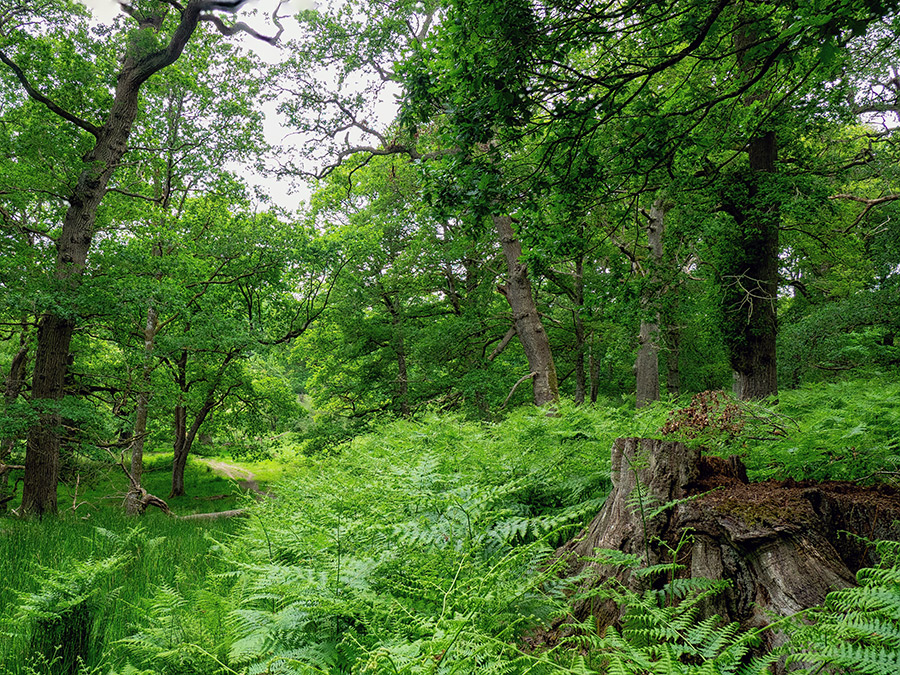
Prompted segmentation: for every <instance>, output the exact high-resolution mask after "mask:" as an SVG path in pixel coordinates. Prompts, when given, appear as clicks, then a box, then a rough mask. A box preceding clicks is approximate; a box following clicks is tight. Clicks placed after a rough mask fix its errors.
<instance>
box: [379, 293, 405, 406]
mask: <svg viewBox="0 0 900 675" xmlns="http://www.w3.org/2000/svg"><path fill="white" fill-rule="evenodd" d="M381 300H382V302H384V304H385V307H387V310H388V314H390V315H391V326H392V327H393V329H394V335H393V344H394V354H395V355H396V356H397V394H396V401H397V403H398V404H399V407H400V415H401V416H402V417H409V416H410V409H409V373H408V372H407V368H406V342H405V341H404V339H403V317H402V316H401V313H400V303H399V301H398V300H397V299H396V298H393V297H391V296H390V295H388V294H387V293H384V294H382V296H381Z"/></svg>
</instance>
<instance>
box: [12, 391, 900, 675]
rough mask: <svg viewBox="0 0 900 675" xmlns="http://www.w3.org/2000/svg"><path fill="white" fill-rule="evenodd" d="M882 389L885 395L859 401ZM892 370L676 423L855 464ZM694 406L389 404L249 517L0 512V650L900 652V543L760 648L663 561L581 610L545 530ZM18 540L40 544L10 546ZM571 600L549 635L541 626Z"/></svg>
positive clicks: (677, 665) (44, 662) (663, 668)
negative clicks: (644, 583)
mask: <svg viewBox="0 0 900 675" xmlns="http://www.w3.org/2000/svg"><path fill="white" fill-rule="evenodd" d="M870 387H871V388H870ZM876 390H877V391H878V393H879V401H881V403H880V405H879V407H878V409H877V410H874V411H865V410H862V408H863V407H864V405H865V404H866V402H868V404H869V405H871V400H872V399H871V396H873V395H874V392H875V391H876ZM898 390H900V387H898V385H896V384H892V383H889V382H879V383H874V384H871V385H866V384H864V383H857V384H856V385H851V384H845V385H839V384H835V385H829V387H824V388H823V387H821V386H820V388H819V390H805V389H804V390H800V391H797V392H786V393H784V394H782V397H781V401H780V403H779V404H778V405H777V407H774V408H773V407H772V406H767V405H764V404H758V405H756V404H754V406H753V407H746V408H745V407H741V408H740V409H739V410H738V412H740V414H742V415H747V414H749V415H751V419H750V421H749V422H747V421H746V418H744V419H742V420H740V421H739V420H737V418H732V417H730V418H729V419H728V420H727V424H724V425H720V426H719V427H716V424H715V423H713V424H711V425H710V424H706V423H702V424H701V423H699V422H698V424H701V426H703V425H705V426H704V428H703V430H702V432H703V433H700V434H697V435H696V437H694V438H693V439H692V438H687V436H688V434H685V437H686V438H685V440H688V441H690V442H700V441H704V442H705V441H706V440H708V439H710V438H712V439H713V440H714V441H716V443H713V445H714V446H715V447H716V449H717V450H718V451H720V452H723V453H730V452H741V453H743V454H744V455H745V457H746V460H747V462H748V464H750V465H751V466H752V467H753V468H755V470H756V472H757V474H759V475H773V476H787V475H795V474H796V475H797V476H802V475H803V472H815V471H818V475H820V476H829V477H831V476H833V475H837V474H839V473H840V471H842V470H843V469H842V467H845V466H846V468H847V469H848V470H851V473H850V474H849V475H852V476H858V477H865V475H867V474H868V473H871V472H872V471H873V467H874V466H875V458H876V457H879V456H880V457H881V459H882V464H881V466H882V467H884V466H889V464H888V463H886V462H889V461H891V460H890V458H891V457H892V456H893V453H894V452H895V451H896V431H895V430H896V429H898V428H900V419H898V418H897V414H898V413H897V410H896V407H894V406H891V405H885V401H886V400H887V401H891V400H893V399H892V398H891V397H893V396H895V395H896V394H897V393H898ZM885 393H887V394H889V397H888V398H887V399H886V398H885ZM720 404H721V405H723V406H730V405H732V404H731V402H730V401H729V400H728V399H726V398H722V399H718V398H716V400H715V401H714V400H713V399H712V398H708V399H707V400H706V403H704V404H703V405H705V406H706V409H707V411H708V412H709V414H710V415H712V416H713V417H714V416H715V410H716V409H717V407H718V406H719V405H720ZM689 405H691V401H689V400H685V401H683V402H681V403H678V404H674V405H671V404H670V405H669V406H668V407H664V406H659V407H653V408H651V410H649V411H645V412H642V413H641V414H640V415H639V416H638V417H632V415H631V413H629V412H628V411H627V410H624V409H621V408H616V407H612V406H608V407H601V406H598V407H596V408H590V407H581V408H574V407H572V406H570V405H568V404H561V405H560V406H559V407H558V409H557V410H556V414H554V415H549V416H548V415H547V414H545V411H543V410H536V409H533V408H529V409H522V410H519V411H515V412H513V413H511V414H510V415H509V417H508V418H507V419H506V420H504V421H502V422H498V423H496V424H491V425H485V424H480V423H474V422H469V421H465V420H463V419H462V418H458V417H453V416H446V415H444V416H436V415H435V416H429V417H424V418H422V419H419V420H416V421H394V422H386V423H383V424H381V425H380V426H379V427H377V428H376V429H375V430H374V431H373V432H372V433H370V434H368V435H366V436H362V437H357V438H355V439H353V440H352V441H349V442H347V443H344V444H342V445H341V446H340V448H339V450H338V451H337V454H335V455H328V454H317V455H313V456H304V455H302V454H297V455H295V456H294V457H293V462H294V466H293V472H294V475H293V477H291V478H288V479H284V480H282V481H281V482H280V483H279V484H277V486H275V491H276V493H277V498H275V499H269V500H264V501H261V502H259V503H256V504H253V505H249V508H250V509H251V517H250V518H249V519H246V520H244V521H243V522H241V523H240V524H237V523H230V524H227V525H224V527H225V528H226V529H225V530H224V531H221V530H220V531H219V532H218V534H216V533H213V536H212V537H204V534H203V530H204V529H206V528H210V527H211V526H210V525H209V524H203V525H199V526H196V527H195V526H192V525H190V524H189V523H186V522H183V521H182V522H177V521H170V520H165V519H159V518H154V516H153V515H151V516H150V517H148V518H146V519H145V520H143V521H140V525H138V526H137V527H135V525H134V523H133V521H131V523H130V524H129V523H126V522H124V521H115V522H114V521H110V522H108V523H106V522H101V521H99V520H97V519H94V520H93V522H85V521H81V520H80V519H78V518H73V517H70V518H68V519H67V520H66V521H58V523H54V522H52V521H50V522H47V523H43V524H41V525H40V526H39V527H37V526H34V525H33V524H28V523H18V522H12V521H10V522H9V523H7V521H2V523H0V530H2V532H0V549H5V550H0V573H5V574H7V575H10V576H11V577H12V581H11V585H10V586H9V587H8V588H4V589H3V590H2V591H0V617H2V622H0V626H2V630H3V631H4V637H5V638H6V639H5V641H3V642H2V643H0V644H2V646H0V672H11V673H15V674H16V675H19V674H21V675H34V674H36V673H40V674H41V675H57V674H58V673H66V674H67V675H69V674H71V675H101V673H102V675H150V674H153V675H200V674H201V673H202V674H204V675H205V674H227V675H254V674H262V673H266V674H268V675H277V674H297V673H393V674H397V673H403V674H409V675H412V674H419V673H461V674H463V673H464V674H469V673H486V674H491V673H512V674H520V673H521V674H523V675H524V674H529V675H532V674H533V675H541V674H544V673H547V674H550V673H554V674H567V675H573V674H575V673H580V674H582V675H590V674H594V673H596V674H606V673H610V674H612V673H617V674H619V675H627V674H631V673H634V674H635V675H638V674H640V675H648V674H651V673H652V674H654V675H655V674H657V673H660V674H661V673H667V674H672V673H685V674H687V673H690V674H692V675H694V674H697V675H699V674H701V673H703V674H706V673H709V674H733V675H751V674H752V673H762V672H765V670H766V668H767V667H768V665H769V664H770V663H771V661H772V660H773V659H775V658H776V657H777V658H782V659H787V660H790V662H791V663H792V664H793V667H795V668H801V669H805V670H801V671H799V672H803V673H806V674H807V675H811V674H812V673H816V672H817V671H816V668H820V669H824V670H820V671H819V672H841V670H840V669H841V668H844V669H845V671H846V672H848V673H850V672H853V673H855V672H860V673H880V674H881V673H883V674H885V675H886V674H887V673H896V672H898V670H897V668H896V667H895V666H896V655H897V653H898V651H900V644H898V640H900V638H898V637H897V636H898V635H900V610H898V606H900V582H898V576H897V575H898V574H900V572H898V569H900V553H898V549H897V548H896V546H895V545H889V544H881V545H880V546H881V551H882V553H883V554H884V556H883V562H882V565H881V567H879V568H877V569H876V570H868V571H866V570H864V571H862V572H860V577H859V580H860V587H859V588H857V589H849V590H845V591H838V592H836V594H832V596H829V599H828V601H827V602H826V604H825V605H824V606H823V607H822V608H819V609H816V610H814V611H811V612H809V613H807V614H805V615H804V616H803V617H802V619H799V620H798V621H797V622H796V623H794V624H789V623H787V620H785V623H784V624H783V625H784V627H785V633H786V634H788V635H790V636H791V637H792V639H791V640H790V641H789V643H788V645H787V647H786V648H785V649H784V650H783V651H782V652H779V653H777V654H772V655H771V656H769V657H766V658H757V659H755V660H754V657H753V654H754V653H755V652H754V651H753V650H754V649H755V645H756V644H757V642H758V638H759V636H758V634H756V633H746V632H742V631H741V630H739V629H738V627H737V626H734V625H728V624H725V623H723V622H722V621H720V620H718V619H716V618H715V617H711V618H710V617H704V616H702V615H701V613H700V608H701V607H702V606H703V605H704V601H705V599H706V598H708V596H709V594H711V593H716V592H719V591H720V590H721V587H722V584H721V582H709V581H704V580H689V581H685V580H679V579H676V578H675V576H676V575H674V574H672V575H670V577H671V578H668V583H667V584H666V585H664V586H663V587H661V588H656V587H655V589H654V590H651V591H647V592H644V593H635V592H633V591H629V590H627V589H625V588H623V587H620V586H616V585H615V584H606V585H602V584H601V585H599V586H597V585H592V586H591V588H592V590H591V591H590V592H591V593H594V594H595V597H596V598H597V600H598V601H600V600H614V601H615V602H616V603H618V604H619V605H621V606H623V607H624V608H625V609H626V611H625V615H624V617H625V618H624V620H623V622H622V623H621V624H620V625H618V626H615V627H613V628H608V629H607V630H605V631H603V632H601V631H597V630H596V627H595V626H594V625H593V624H592V622H591V621H586V622H583V623H579V622H577V621H575V620H574V619H573V617H571V616H570V615H569V612H570V610H571V603H572V602H573V601H574V600H577V599H579V596H578V595H573V594H576V593H577V591H576V588H577V587H578V586H577V580H567V581H563V580H560V579H558V578H557V576H556V574H555V570H554V565H553V557H552V553H553V551H554V549H555V548H556V547H557V546H558V545H560V544H561V543H563V542H564V541H566V540H568V539H569V538H571V537H572V536H574V535H575V534H576V533H577V532H578V531H579V529H580V528H581V527H582V526H583V525H584V524H585V523H586V522H588V521H589V520H590V519H591V518H592V517H593V516H594V515H595V513H596V512H597V511H598V509H599V507H600V505H601V503H602V500H603V499H604V496H605V494H606V492H607V491H608V489H609V487H610V485H609V458H610V453H609V450H610V447H611V445H612V442H613V440H614V438H615V437H617V436H623V435H652V433H648V432H647V430H648V429H652V430H653V431H655V432H656V433H660V429H661V428H662V427H663V425H664V424H665V423H666V421H667V419H676V420H678V419H680V420H683V421H685V420H686V422H685V423H684V424H681V425H680V426H682V427H684V426H685V425H688V426H689V425H690V424H694V422H693V421H692V420H695V419H699V418H694V417H691V416H682V417H680V418H678V417H676V418H671V417H670V411H671V410H672V409H673V408H674V409H676V410H677V409H683V408H685V407H686V406H689ZM729 410H730V408H729ZM827 419H831V420H832V422H831V423H830V426H829V425H827V424H825V420H827ZM772 420H776V421H777V424H778V426H777V427H772V426H768V425H770V424H772V423H773V422H772ZM785 420H789V421H788V422H786V421H785ZM713 422H714V420H713ZM851 424H853V426H852V427H851V426H850V425H851ZM676 426H678V425H676ZM855 427H860V428H859V430H857V431H854V428H855ZM773 429H775V431H778V429H781V430H782V431H780V432H778V433H775V432H773V431H772V430H773ZM675 431H684V429H683V428H682V429H676V430H675ZM763 439H764V440H763ZM838 441H839V442H842V443H845V444H847V443H852V447H854V448H855V450H854V451H855V452H857V453H858V455H859V453H863V456H864V457H868V458H869V459H868V460H866V461H868V462H869V463H868V464H867V463H866V462H858V464H855V465H850V464H849V463H848V464H846V465H845V464H841V463H840V462H832V463H827V462H823V461H822V459H821V458H822V457H823V453H825V452H832V453H835V452H838V451H841V452H842V451H843V450H840V449H839V448H838V446H837V445H834V446H831V445H828V444H830V443H832V442H835V443H836V442H838ZM870 446H871V447H870ZM791 448H798V449H797V450H793V451H791ZM885 458H887V459H885ZM857 459H858V457H857ZM167 523H171V524H172V525H173V527H174V528H176V529H173V530H167V529H166V528H167V527H168V525H167ZM98 525H99V526H100V527H97V526H98ZM54 528H56V529H54ZM67 528H68V529H67ZM229 528H237V530H238V536H233V537H232V536H228V532H229ZM54 537H58V538H59V540H60V541H58V542H54V541H53V538H54ZM15 550H23V551H28V552H29V553H28V561H27V562H25V561H23V560H22V558H21V557H19V559H18V562H16V563H9V562H8V561H9V560H10V559H15V558H16V556H15V554H14V553H13V551H15ZM78 561H81V562H78ZM4 565H5V567H4ZM4 579H5V578H4ZM13 589H15V590H13ZM561 621H563V622H565V624H566V626H568V628H567V629H566V631H563V632H562V633H561V635H562V636H563V637H561V638H560V639H558V640H556V641H553V640H548V641H541V640H535V639H532V638H533V636H535V635H539V634H541V632H542V631H551V628H549V627H550V626H556V627H559V625H560V623H559V622H561ZM73 627H74V628H73ZM76 629H77V630H76ZM67 631H68V632H67ZM73 631H74V632H73ZM79 631H80V632H79ZM551 632H552V631H551ZM72 636H75V637H72ZM529 636H530V637H529ZM56 642H59V643H66V644H70V645H75V646H76V647H77V649H75V650H74V652H76V653H75V655H74V656H72V654H68V653H63V652H62V651H60V650H57V649H55V646H56V645H54V643H56ZM79 658H80V659H81V660H82V661H83V664H82V663H81V662H79ZM854 659H855V660H854ZM3 668H6V670H3Z"/></svg>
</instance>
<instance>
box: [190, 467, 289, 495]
mask: <svg viewBox="0 0 900 675" xmlns="http://www.w3.org/2000/svg"><path fill="white" fill-rule="evenodd" d="M200 461H201V462H203V463H204V464H206V466H208V467H209V468H210V469H212V470H213V471H215V472H216V474H218V475H219V476H224V477H225V478H230V479H231V480H233V481H235V482H237V484H238V487H239V488H241V489H242V490H246V491H247V492H254V493H256V494H258V495H260V496H261V497H271V496H272V494H271V493H269V492H266V491H265V490H263V489H261V488H260V487H259V483H258V482H257V481H256V475H255V474H254V473H253V472H251V471H248V470H247V469H244V468H242V467H240V466H237V465H236V464H229V463H228V462H222V461H220V460H217V459H206V458H202V457H201V458H200Z"/></svg>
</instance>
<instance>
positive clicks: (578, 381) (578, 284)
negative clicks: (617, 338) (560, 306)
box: [573, 228, 587, 405]
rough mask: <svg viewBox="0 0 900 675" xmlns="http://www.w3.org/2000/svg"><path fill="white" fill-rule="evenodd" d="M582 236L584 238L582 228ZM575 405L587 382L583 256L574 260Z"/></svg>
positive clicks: (582, 401)
mask: <svg viewBox="0 0 900 675" xmlns="http://www.w3.org/2000/svg"><path fill="white" fill-rule="evenodd" d="M581 234H582V236H584V232H583V228H582V233H581ZM573 313H574V314H575V317H574V320H575V405H581V404H582V403H584V397H585V394H586V392H587V382H586V377H585V371H584V353H585V342H584V254H583V253H582V254H580V255H579V256H578V258H577V259H576V260H575V310H574V312H573Z"/></svg>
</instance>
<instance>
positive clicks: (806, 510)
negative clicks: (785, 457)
mask: <svg viewBox="0 0 900 675" xmlns="http://www.w3.org/2000/svg"><path fill="white" fill-rule="evenodd" d="M612 482H613V490H612V492H611V493H610V495H609V497H608V498H607V500H606V503H605V504H604V506H603V508H602V509H601V511H600V513H599V514H598V515H597V517H596V518H595V519H594V520H593V522H592V523H591V524H590V525H589V526H588V527H587V528H586V529H585V530H584V531H583V532H582V533H581V534H580V535H579V536H578V537H576V538H575V539H574V540H572V541H571V542H569V543H568V544H566V545H564V546H563V547H561V548H560V549H559V550H558V551H557V557H558V558H559V559H560V560H561V561H562V562H563V564H564V567H563V572H562V573H563V574H564V575H566V576H572V575H576V574H578V573H580V572H582V571H584V570H585V568H588V567H590V568H593V569H594V570H595V571H596V573H597V575H596V577H594V579H595V580H594V581H585V582H584V583H585V584H591V583H599V582H600V580H602V579H605V578H609V577H616V578H618V579H619V580H620V581H621V582H622V583H624V584H625V585H626V586H628V587H630V588H632V589H634V590H642V589H643V588H644V587H646V585H648V584H653V583H657V584H662V583H664V581H665V580H664V579H658V580H655V581H654V580H652V579H649V580H648V579H647V578H646V577H641V578H638V577H635V576H632V575H630V573H629V572H628V571H627V570H623V569H622V568H620V567H614V566H609V565H602V564H599V563H598V562H596V561H591V560H585V558H586V557H591V556H593V553H594V551H595V549H598V548H600V549H615V550H618V551H622V552H625V553H630V554H634V555H637V556H640V557H641V558H642V559H643V560H644V562H645V563H646V564H647V565H656V564H660V563H670V562H672V559H671V554H670V553H669V550H670V549H674V548H675V547H676V545H677V543H678V542H679V541H680V540H681V537H682V536H683V534H684V533H685V532H686V531H687V532H689V533H690V534H691V538H690V539H689V540H687V543H686V544H685V545H684V546H682V548H681V549H680V551H679V559H678V561H677V562H678V563H680V564H681V565H684V570H683V571H682V572H681V574H682V575H683V576H691V577H705V578H710V579H728V580H730V581H731V587H730V588H729V589H728V590H727V591H725V592H724V593H723V594H721V595H720V596H719V597H716V598H712V599H711V600H710V601H709V606H708V607H706V608H705V609H706V610H707V612H708V613H709V614H719V615H720V616H722V617H723V618H724V619H725V620H726V621H737V622H739V623H740V624H741V625H742V626H743V627H745V628H749V627H755V626H765V625H768V624H769V623H771V621H772V619H771V617H772V615H776V616H786V615H789V614H793V613H795V612H797V611H799V610H801V609H805V608H808V607H811V606H813V605H816V604H819V603H821V602H822V601H823V600H824V599H825V596H826V595H827V593H828V592H829V591H831V590H834V589H837V588H844V587H847V586H849V585H852V584H854V583H855V572H856V571H857V570H858V569H859V568H861V567H866V566H869V565H872V564H874V563H875V562H876V561H875V559H874V549H873V547H871V546H870V545H868V544H867V543H866V542H865V541H862V540H860V539H857V538H855V537H853V536H848V535H846V534H845V532H850V533H852V534H854V535H858V536H860V537H865V538H867V539H869V540H872V539H897V538H900V527H898V525H897V522H898V521H900V494H898V493H897V491H896V490H894V489H892V488H889V487H886V486H881V487H879V488H871V487H860V486H857V485H854V484H850V483H812V482H804V483H796V482H793V481H785V482H775V481H767V482H763V483H748V482H747V477H746V471H745V470H744V468H743V465H742V464H741V462H740V460H738V459H737V458H732V459H730V460H724V459H721V458H718V457H703V456H701V453H700V451H699V450H698V449H692V448H688V447H686V446H685V445H684V444H682V443H675V442H670V441H660V440H653V439H639V438H620V439H618V440H616V442H615V443H614V445H613V449H612ZM638 484H640V485H641V486H643V489H642V490H641V491H640V498H639V499H638V498H637V497H638V494H639V493H638V491H637V490H636V488H637V486H638ZM677 500H682V501H677ZM673 501H674V502H675V503H674V504H673V505H672V506H671V507H670V508H667V509H665V510H663V511H662V512H660V513H658V514H656V515H653V517H650V516H651V515H652V514H653V512H654V511H655V510H656V509H657V508H658V507H659V506H661V505H664V504H668V503H670V502H673ZM662 542H665V544H663V543H662ZM667 546H668V547H670V549H667ZM591 576H592V577H593V575H591ZM621 611H622V609H621V608H619V607H616V606H615V605H613V604H612V603H605V604H601V605H597V604H589V603H588V601H582V602H581V603H579V604H577V605H576V606H575V608H574V611H573V614H574V616H575V617H576V618H578V619H584V618H586V617H587V616H589V615H593V616H594V619H595V623H596V624H597V625H598V626H599V627H602V626H607V625H611V624H614V623H615V622H616V621H618V620H619V619H620V618H621V614H620V613H621ZM777 639H778V638H777V636H770V637H769V640H770V644H769V645H767V646H774V644H773V642H772V641H775V640H777Z"/></svg>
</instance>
